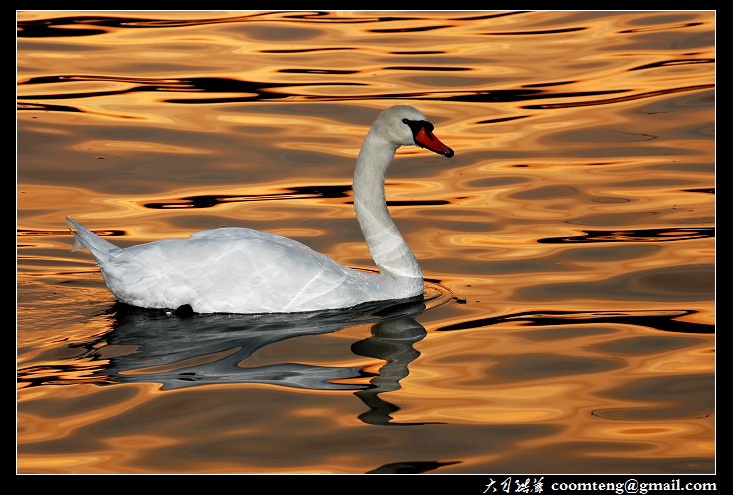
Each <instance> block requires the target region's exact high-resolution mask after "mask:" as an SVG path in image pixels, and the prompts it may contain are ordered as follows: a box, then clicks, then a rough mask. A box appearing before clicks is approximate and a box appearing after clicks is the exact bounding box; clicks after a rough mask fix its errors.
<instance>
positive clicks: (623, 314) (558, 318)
mask: <svg viewBox="0 0 733 495" xmlns="http://www.w3.org/2000/svg"><path fill="white" fill-rule="evenodd" d="M696 313H697V311H695V310H676V311H668V310H660V311H649V310H644V311H597V312H592V313H590V312H587V311H557V310H549V311H542V310H540V311H523V312H519V313H512V314H508V315H501V316H494V317H490V318H478V319H475V320H468V321H463V322H461V323H455V324H452V325H446V326H444V327H441V328H437V329H436V330H438V331H443V332H446V331H451V330H466V329H469V328H483V327H491V326H493V325H498V324H501V323H509V322H511V323H521V324H522V325H524V326H552V325H568V324H584V323H620V324H626V325H638V326H643V327H647V328H654V329H656V330H663V331H666V332H681V333H698V334H709V333H715V326H714V325H707V324H703V323H693V322H688V321H682V320H679V319H678V318H680V317H684V316H689V315H694V314H696Z"/></svg>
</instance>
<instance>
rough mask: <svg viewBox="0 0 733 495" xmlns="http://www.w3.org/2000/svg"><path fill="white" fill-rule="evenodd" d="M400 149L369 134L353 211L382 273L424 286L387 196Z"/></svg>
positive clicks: (357, 174)
mask: <svg viewBox="0 0 733 495" xmlns="http://www.w3.org/2000/svg"><path fill="white" fill-rule="evenodd" d="M397 148H398V146H396V145H394V144H392V143H390V142H388V141H386V140H384V139H383V138H381V137H379V136H378V135H377V134H376V133H375V132H372V131H369V133H368V134H367V137H366V139H365V140H364V144H363V146H362V148H361V151H360V152H359V158H357V160H356V171H355V172H354V185H353V191H354V209H355V210H356V217H357V219H358V220H359V225H360V226H361V231H362V232H363V234H364V238H365V240H366V243H367V246H368V247H369V252H370V253H371V255H372V258H374V262H375V263H376V264H377V266H378V267H379V272H380V274H382V275H384V276H387V277H390V278H394V279H402V280H404V279H412V280H413V281H414V283H416V284H417V283H419V284H422V270H421V269H420V265H419V264H418V262H417V258H415V255H414V254H413V253H412V251H411V250H410V248H409V247H408V246H407V244H406V243H405V240H404V239H403V238H402V235H401V234H400V232H399V230H398V229H397V226H396V225H395V223H394V221H392V217H391V216H390V214H389V210H387V201H386V197H385V195H384V179H385V173H386V171H387V167H388V166H389V164H390V162H391V161H392V159H393V158H394V154H395V151H397ZM418 279H419V280H418Z"/></svg>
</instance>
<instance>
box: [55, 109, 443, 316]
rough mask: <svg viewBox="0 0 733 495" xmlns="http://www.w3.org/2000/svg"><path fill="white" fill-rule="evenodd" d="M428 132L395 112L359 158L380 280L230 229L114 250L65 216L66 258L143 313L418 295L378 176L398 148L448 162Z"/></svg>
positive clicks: (364, 210) (292, 245)
mask: <svg viewBox="0 0 733 495" xmlns="http://www.w3.org/2000/svg"><path fill="white" fill-rule="evenodd" d="M432 129H433V126H432V124H430V123H429V122H427V119H426V118H425V117H424V116H423V114H422V113H420V112H419V111H418V110H416V109H415V108H412V107H409V106H406V105H398V106H394V107H391V108H389V109H387V110H385V111H384V112H382V113H381V114H380V115H379V117H378V118H377V120H376V121H375V122H374V124H373V126H372V128H371V129H370V131H369V133H368V134H367V136H366V138H365V140H364V144H363V146H362V148H361V152H360V153H359V157H358V159H357V162H356V170H355V173H354V183H353V191H354V209H355V210H356V215H357V219H358V221H359V224H360V226H361V229H362V232H363V233H364V237H365V239H366V242H367V245H368V247H369V252H370V253H371V255H372V257H373V258H374V261H375V263H376V264H377V266H378V267H379V273H378V274H377V273H368V272H362V271H357V270H354V269H351V268H348V267H346V266H343V265H341V264H340V263H338V262H336V261H334V260H333V259H331V258H329V257H328V256H325V255H323V254H320V253H318V252H316V251H313V250H312V249H310V248H309V247H307V246H305V245H303V244H301V243H300V242H297V241H294V240H292V239H289V238H287V237H282V236H279V235H275V234H269V233H266V232H260V231H257V230H252V229H246V228H234V227H227V228H221V229H215V230H207V231H202V232H197V233H195V234H192V235H191V237H190V238H188V239H163V240H159V241H155V242H150V243H146V244H140V245H137V246H132V247H129V248H125V249H122V248H119V247H117V246H115V245H114V244H111V243H109V242H108V241H106V240H104V239H102V238H101V237H99V236H97V235H96V234H94V233H93V232H91V231H90V230H88V229H87V228H86V227H84V226H83V225H81V224H80V223H78V222H76V221H74V220H72V219H70V218H67V222H68V224H69V227H70V229H71V232H72V233H73V234H74V236H75V238H76V243H75V244H74V250H76V249H77V248H79V247H81V246H83V247H85V248H87V249H89V251H90V252H91V253H92V255H93V256H94V258H95V259H96V261H97V263H98V264H99V267H100V269H101V271H102V276H103V277H104V280H105V282H106V283H107V287H108V288H109V290H110V291H111V292H112V293H113V294H114V295H115V296H116V297H117V299H118V300H119V301H121V302H124V303H126V304H130V305H133V306H140V307H145V308H171V309H175V308H178V307H180V306H184V305H189V306H191V308H192V309H193V311H195V312H198V313H220V312H226V313H292V312H301V311H315V310H322V309H333V308H347V307H351V306H354V305H357V304H361V303H364V302H369V301H381V300H391V299H403V298H409V297H413V296H418V295H420V294H422V293H423V290H424V284H423V278H422V271H421V269H420V265H419V264H418V262H417V259H416V258H415V255H414V254H413V253H412V251H410V248H409V247H407V244H406V243H405V241H404V240H403V238H402V236H401V235H400V233H399V231H398V230H397V227H396V226H395V224H394V222H393V221H392V218H391V217H390V215H389V212H388V210H387V204H386V200H385V195H384V177H385V171H386V170H387V167H388V166H389V164H390V162H391V161H392V158H393V157H394V154H395V151H396V150H397V148H399V147H400V146H403V145H415V146H421V147H425V148H427V149H430V150H431V151H434V152H436V153H440V154H443V155H445V156H447V157H451V156H453V150H451V149H450V148H448V147H447V146H445V145H444V144H443V143H441V142H440V141H439V140H438V139H437V138H436V137H435V136H434V135H433V134H432Z"/></svg>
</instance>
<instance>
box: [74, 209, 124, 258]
mask: <svg viewBox="0 0 733 495" xmlns="http://www.w3.org/2000/svg"><path fill="white" fill-rule="evenodd" d="M66 223H67V224H69V230H70V231H71V233H72V234H74V247H73V248H71V250H72V251H77V250H79V249H82V248H86V249H88V250H89V252H90V253H92V256H94V258H95V259H96V260H97V261H100V257H101V258H102V259H104V258H106V257H107V256H109V253H110V251H112V250H113V249H119V248H118V247H117V246H115V245H114V244H112V243H111V242H109V241H106V240H104V239H102V238H101V237H99V236H98V235H97V234H95V233H94V232H92V231H91V230H89V229H88V228H86V227H84V226H83V225H82V224H80V223H79V222H77V221H76V220H74V219H73V218H69V217H66Z"/></svg>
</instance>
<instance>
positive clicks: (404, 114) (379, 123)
mask: <svg viewBox="0 0 733 495" xmlns="http://www.w3.org/2000/svg"><path fill="white" fill-rule="evenodd" d="M372 129H374V131H376V132H377V133H379V134H380V135H381V136H382V137H383V138H384V139H386V140H388V141H390V142H391V143H393V144H396V145H397V147H399V146H420V147H421V148H426V149H429V150H430V151H432V152H435V153H438V154H440V155H444V156H446V157H448V158H450V157H452V156H453V150H452V149H450V148H449V147H448V146H446V145H444V144H443V143H441V142H440V140H439V139H438V138H437V137H435V134H433V124H431V123H430V122H428V119H426V118H425V116H424V115H423V114H422V112H420V110H418V109H417V108H414V107H411V106H409V105H395V106H393V107H390V108H388V109H387V110H385V111H383V112H382V113H381V114H379V117H377V120H375V121H374V125H373V126H372Z"/></svg>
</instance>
